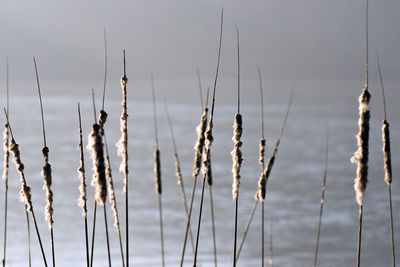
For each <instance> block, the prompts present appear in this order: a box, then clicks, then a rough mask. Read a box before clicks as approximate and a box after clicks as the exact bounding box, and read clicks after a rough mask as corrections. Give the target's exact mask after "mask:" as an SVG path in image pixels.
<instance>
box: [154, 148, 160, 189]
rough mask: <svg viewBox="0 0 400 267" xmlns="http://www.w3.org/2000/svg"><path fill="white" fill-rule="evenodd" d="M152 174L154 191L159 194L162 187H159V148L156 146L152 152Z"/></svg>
mask: <svg viewBox="0 0 400 267" xmlns="http://www.w3.org/2000/svg"><path fill="white" fill-rule="evenodd" d="M154 160H155V161H154V174H155V176H156V179H155V180H156V181H155V182H156V183H155V184H156V192H157V194H159V195H161V193H162V187H161V164H160V149H158V147H157V148H156V151H155V152H154Z"/></svg>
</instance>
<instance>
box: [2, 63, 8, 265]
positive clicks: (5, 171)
mask: <svg viewBox="0 0 400 267" xmlns="http://www.w3.org/2000/svg"><path fill="white" fill-rule="evenodd" d="M6 80H7V87H6V89H7V95H6V97H7V114H8V112H9V102H10V101H9V86H8V85H9V84H8V60H7V63H6ZM3 151H4V161H3V179H4V188H5V191H4V234H3V241H4V242H3V260H2V262H3V267H5V266H6V253H7V215H8V169H9V167H10V151H9V132H8V124H7V123H6V124H5V125H4V132H3Z"/></svg>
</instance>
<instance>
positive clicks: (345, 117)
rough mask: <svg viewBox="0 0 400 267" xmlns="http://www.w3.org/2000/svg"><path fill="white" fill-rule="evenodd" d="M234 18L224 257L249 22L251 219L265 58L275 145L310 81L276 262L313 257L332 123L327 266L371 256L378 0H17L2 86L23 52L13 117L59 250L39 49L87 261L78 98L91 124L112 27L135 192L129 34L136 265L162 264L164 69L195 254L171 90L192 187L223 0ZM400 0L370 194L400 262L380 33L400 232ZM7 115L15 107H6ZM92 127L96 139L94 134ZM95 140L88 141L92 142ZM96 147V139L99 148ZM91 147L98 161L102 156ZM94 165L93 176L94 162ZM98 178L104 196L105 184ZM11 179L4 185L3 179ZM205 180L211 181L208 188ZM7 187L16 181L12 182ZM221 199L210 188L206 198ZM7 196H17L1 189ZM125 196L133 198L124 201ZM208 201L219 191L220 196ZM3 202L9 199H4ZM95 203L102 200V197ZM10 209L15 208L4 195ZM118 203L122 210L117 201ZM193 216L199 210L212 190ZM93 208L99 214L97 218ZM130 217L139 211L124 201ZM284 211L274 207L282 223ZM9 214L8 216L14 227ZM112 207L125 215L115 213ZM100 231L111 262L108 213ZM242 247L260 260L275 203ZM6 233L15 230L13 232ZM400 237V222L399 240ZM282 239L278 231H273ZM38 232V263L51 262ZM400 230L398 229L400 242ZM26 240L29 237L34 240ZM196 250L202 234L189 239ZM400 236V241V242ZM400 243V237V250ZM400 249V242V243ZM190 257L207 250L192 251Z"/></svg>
mask: <svg viewBox="0 0 400 267" xmlns="http://www.w3.org/2000/svg"><path fill="white" fill-rule="evenodd" d="M222 7H224V12H225V13H224V14H225V21H224V32H223V34H224V35H223V47H222V57H221V69H220V80H219V83H218V88H217V90H218V91H217V100H216V102H217V106H216V110H215V131H214V137H215V142H214V144H213V149H214V150H213V160H214V162H215V163H213V172H214V177H215V179H214V181H215V185H214V193H215V199H216V207H215V209H216V214H217V231H218V235H217V243H218V249H219V250H218V251H219V263H220V266H231V259H232V256H231V254H232V245H231V244H232V230H233V229H232V228H233V225H232V216H233V205H232V201H231V183H232V178H231V156H230V154H229V153H230V151H231V150H232V146H233V143H232V141H231V140H230V139H231V136H232V121H233V116H234V114H235V112H236V106H235V105H236V80H235V79H236V75H237V74H236V36H235V28H234V23H237V25H238V27H239V31H240V41H241V43H240V45H241V71H242V73H241V74H242V77H241V78H242V84H241V85H242V95H241V97H242V104H243V106H242V109H241V112H242V114H243V118H244V133H243V143H244V145H243V154H244V157H245V162H244V165H243V168H242V177H243V178H242V183H241V188H240V190H241V191H240V192H241V193H240V194H241V198H240V199H241V200H240V214H241V216H240V218H239V224H240V229H239V233H241V232H242V230H243V227H244V225H245V223H246V220H247V216H248V213H249V209H250V208H251V205H252V201H253V196H254V190H255V187H256V184H257V180H258V174H259V166H258V163H257V160H258V140H259V138H260V108H259V94H258V77H257V71H256V64H259V65H260V66H261V69H262V73H263V82H264V97H265V102H264V103H265V112H266V116H265V118H266V127H265V132H266V140H267V145H268V147H267V155H269V153H270V152H271V151H272V146H273V144H274V142H275V138H276V136H277V135H278V133H279V129H280V126H281V122H282V118H283V115H284V112H285V109H286V103H287V99H288V96H289V91H290V89H291V88H292V86H293V84H295V87H296V91H295V96H294V102H293V109H292V113H291V115H290V117H289V121H288V128H287V131H286V132H285V135H284V136H283V139H282V142H281V148H280V151H279V155H278V158H277V161H276V163H275V167H274V170H273V172H272V174H271V179H270V181H269V184H268V186H269V187H268V190H269V193H268V201H267V202H266V203H267V205H266V206H267V207H266V210H267V214H268V215H267V216H271V217H272V220H273V222H274V226H273V227H274V230H273V233H274V245H275V247H274V253H275V254H274V255H275V257H274V262H275V265H276V266H309V265H311V263H312V258H313V251H314V237H315V231H316V226H317V216H318V209H319V197H320V187H321V178H322V172H323V158H322V156H321V155H322V153H323V151H324V149H325V144H324V142H325V134H326V130H327V128H328V127H330V129H331V142H330V145H331V146H330V148H331V154H330V162H329V171H328V186H327V195H326V197H327V199H326V209H325V211H324V212H325V213H324V216H325V217H324V219H323V223H324V224H323V228H322V234H321V247H320V257H319V259H320V261H319V262H320V266H346V267H347V266H352V265H354V262H355V253H356V247H355V245H356V234H357V220H358V206H357V204H356V201H355V199H354V190H353V188H352V183H353V179H354V177H355V169H356V166H355V165H354V164H351V163H350V161H349V159H350V157H351V155H352V154H353V152H354V151H355V150H356V139H355V138H354V136H355V134H356V133H357V131H358V126H357V120H358V102H357V98H358V96H359V94H360V92H361V88H362V87H363V85H364V70H365V29H364V27H365V18H364V15H365V1H348V0H339V1H319V0H303V1H295V0H290V1H289V0H286V1H285V0H283V1H282V0H281V1H278V0H276V1H228V0H227V1H205V0H204V1H151V0H149V1H92V0H88V1H75V0H72V1H62V2H61V1H59V2H55V1H24V2H22V1H8V0H6V1H4V0H3V1H1V2H0V95H1V100H0V103H1V105H5V103H6V102H5V87H6V82H5V78H6V77H5V76H6V74H5V73H6V71H5V70H6V67H5V63H6V58H8V60H9V64H10V118H11V124H12V126H13V131H14V134H15V137H16V140H17V142H19V143H20V145H21V153H22V157H23V161H24V163H25V166H26V169H25V170H26V174H27V177H28V178H27V179H28V183H30V184H31V185H32V191H33V200H34V203H35V205H36V208H35V209H36V210H37V217H39V220H40V226H39V227H40V228H41V233H42V235H43V239H44V240H45V249H46V253H47V255H48V257H49V256H50V253H49V252H50V250H49V249H50V247H49V242H48V231H47V225H46V224H45V223H44V220H43V216H42V211H43V207H44V204H45V203H44V194H42V178H41V177H40V170H41V167H42V165H43V160H42V158H41V153H40V151H41V148H42V142H41V140H42V139H41V138H42V132H41V124H40V122H41V121H40V108H39V103H38V99H37V89H36V81H35V74H34V68H33V62H32V56H35V57H36V59H37V63H38V68H39V75H40V79H41V85H42V95H43V105H44V111H45V116H46V129H47V135H48V144H49V147H50V161H51V163H52V166H53V178H54V185H53V188H54V193H55V201H54V205H55V214H54V220H55V239H56V255H57V263H58V264H59V265H60V266H69V265H71V264H75V265H76V266H78V265H79V266H82V265H83V264H84V250H83V249H84V246H83V236H82V234H83V228H82V224H83V220H82V217H81V216H80V214H81V211H80V209H79V208H78V207H77V205H76V200H77V198H78V194H79V192H78V190H77V186H78V183H79V181H78V178H77V175H76V168H77V167H78V152H77V150H76V146H77V142H78V136H77V115H76V104H77V102H78V101H80V102H81V105H82V111H83V112H82V114H83V124H84V135H87V134H88V133H89V130H90V125H91V123H92V121H93V116H92V113H91V112H92V106H91V104H92V102H91V99H90V88H94V89H95V92H96V96H97V97H96V100H97V104H98V105H99V103H100V97H101V91H102V88H103V78H104V77H103V75H104V37H103V31H104V29H106V31H107V41H108V59H109V62H108V63H109V65H108V82H107V95H106V103H105V108H106V111H107V112H108V113H109V120H108V122H107V127H108V128H107V134H108V136H107V139H108V141H109V148H110V153H111V160H112V165H113V170H114V179H115V185H116V187H117V198H118V199H120V200H122V196H123V195H122V193H121V188H122V176H121V175H120V174H119V173H117V169H118V165H119V160H120V159H119V158H118V157H117V156H116V151H115V147H114V144H115V143H116V142H117V140H118V139H119V135H120V132H119V116H120V112H121V108H120V99H121V95H120V84H119V79H120V76H121V74H122V50H123V49H126V53H127V75H128V78H129V84H128V98H129V102H128V109H129V111H128V112H129V115H130V117H129V126H128V127H129V138H130V141H129V144H130V147H129V151H130V166H131V177H132V178H131V179H132V180H131V181H132V182H131V184H130V186H131V187H130V190H131V191H132V193H131V194H130V196H131V197H132V201H131V203H130V209H131V210H132V212H131V214H132V217H131V218H130V223H131V227H130V229H131V233H130V235H131V238H132V239H131V240H132V246H131V256H132V263H133V265H135V266H160V258H159V232H158V210H157V209H158V206H157V205H158V203H157V198H156V195H155V193H154V181H153V180H154V174H153V155H152V153H153V149H154V142H153V128H152V127H153V124H152V123H153V122H152V119H153V114H152V106H151V105H152V104H151V91H150V73H153V74H154V77H155V85H156V92H157V103H158V116H159V117H160V118H159V122H160V127H159V128H160V147H161V153H162V170H163V187H164V194H163V199H164V201H165V204H164V207H165V213H164V214H165V226H166V237H165V240H166V255H167V264H168V265H169V266H176V265H177V262H178V260H179V254H180V252H179V250H180V248H181V243H182V238H183V236H182V235H183V233H182V228H183V226H184V224H185V222H184V215H183V209H182V203H181V202H180V192H179V188H178V187H177V185H176V178H175V176H174V165H173V164H174V163H173V159H172V147H171V140H170V136H169V132H168V128H167V125H166V117H165V112H164V109H163V104H162V97H163V96H165V97H167V99H168V101H169V103H170V112H171V115H172V118H173V123H174V126H175V132H176V137H177V140H178V142H177V143H178V150H179V153H180V157H181V160H182V170H183V175H184V179H185V185H186V188H187V189H186V190H187V192H189V190H190V188H191V182H192V179H191V178H190V175H191V166H192V160H193V153H194V151H193V150H192V147H193V145H194V143H195V138H196V135H195V131H194V128H195V126H196V125H197V124H198V121H199V118H200V113H201V110H200V101H199V99H198V95H199V94H198V84H197V83H198V82H197V77H196V67H198V68H199V70H200V74H201V77H202V84H203V87H207V86H210V85H211V84H212V82H213V79H214V75H215V74H214V72H215V65H216V57H217V45H218V34H219V22H220V11H221V8H222ZM399 10H400V2H398V1H390V0H380V1H370V20H369V25H370V70H371V71H370V76H371V84H370V91H371V94H372V99H371V114H372V115H371V116H372V117H371V147H370V152H371V153H370V175H369V178H370V182H369V184H368V188H367V193H366V199H365V203H366V204H365V216H364V223H365V224H364V232H363V233H364V236H363V242H364V243H363V244H364V245H363V252H362V263H363V266H389V265H390V264H391V259H390V251H389V248H390V244H389V239H388V237H389V230H388V213H387V189H386V184H385V183H384V182H383V171H382V166H383V165H382V164H383V163H382V155H381V137H380V127H381V120H382V117H383V108H382V96H381V92H380V87H379V83H378V74H377V67H376V57H375V49H376V48H378V49H379V51H380V55H381V63H382V68H383V76H384V82H385V89H386V96H387V104H388V118H389V120H390V122H391V136H392V154H393V173H394V182H393V198H394V203H393V207H394V212H395V215H394V216H395V231H396V233H399V231H400V225H399V221H400V219H399V214H398V213H396V211H398V210H399V205H400V197H399V196H400V195H399V194H398V192H399V190H400V187H399V186H400V185H399V182H398V179H397V177H398V175H397V174H398V173H399V172H400V169H399V166H400V157H398V155H400V145H399V144H400V142H399V140H400V139H399V138H400V118H399V117H398V114H399V112H400V106H399V105H398V104H397V101H398V100H399V99H400V91H399V90H398V88H399V82H400V81H399V75H398V74H399V72H400V64H399V62H400V53H399V52H398V50H399V48H400V31H399V30H398V26H399V25H400V16H399V15H398V11H399ZM0 118H1V117H0ZM84 141H85V142H87V139H86V137H85V139H84ZM85 153H86V152H85ZM86 156H88V154H87V153H86ZM89 165H90V163H89V157H87V166H89ZM89 169H90V168H89V167H87V170H88V173H87V177H88V179H90V176H91V171H90V170H89ZM10 177H12V178H10V193H9V196H10V200H9V203H10V206H11V211H10V215H9V220H10V221H9V230H10V232H9V233H10V234H9V237H10V238H9V242H8V245H9V248H8V251H9V252H8V255H9V256H8V264H9V265H10V266H26V262H27V260H26V246H25V244H26V232H25V221H24V219H25V218H24V215H25V214H24V213H23V205H22V204H21V203H19V202H18V194H17V192H18V190H19V184H18V181H17V179H15V177H16V172H15V169H14V166H13V165H11V170H10ZM88 188H89V196H92V194H93V189H92V187H90V186H89V187H88ZM2 190H3V186H1V192H2ZM198 195H199V194H198V193H197V196H198ZM0 199H2V197H0ZM206 201H208V199H206ZM1 203H3V202H1ZM119 204H120V209H121V208H122V207H123V206H122V205H121V204H122V201H119ZM207 204H208V202H207ZM0 205H1V206H2V205H3V204H0ZM89 206H90V208H91V204H90V203H89ZM205 209H206V210H205V215H204V216H205V217H204V227H203V226H202V236H201V239H200V240H201V246H200V255H199V259H200V264H201V265H202V266H212V257H213V256H212V245H211V242H210V238H209V234H210V220H209V215H208V214H209V210H208V205H206V206H205ZM1 210H2V209H1ZM109 214H111V211H110V212H109ZM195 214H196V216H195V217H194V220H193V221H196V220H197V206H196V208H195ZM90 216H91V213H90V214H89V221H91V217H90ZM121 216H122V218H121V220H124V217H123V214H121ZM271 217H269V219H268V220H267V221H268V222H267V223H266V225H267V228H268V230H269V225H270V224H269V223H270V221H271ZM2 223H3V222H2V220H0V227H1V228H0V229H2V226H3V224H2ZM111 224H112V218H110V225H111ZM99 225H100V227H99V228H98V229H99V230H98V231H99V232H98V233H99V235H98V239H97V240H98V243H96V262H95V264H96V266H106V261H105V260H106V254H105V246H104V232H103V229H102V228H104V227H103V224H102V221H100V223H99ZM253 227H254V228H252V229H251V231H250V232H249V239H248V241H247V243H246V245H245V247H244V250H243V252H242V253H243V254H242V256H241V259H240V261H239V265H240V266H256V265H258V264H259V262H260V260H259V242H260V240H259V239H260V236H259V231H258V230H259V229H260V218H259V213H257V214H256V217H255V221H254V225H253ZM0 236H2V235H0ZM111 239H112V250H113V251H112V253H113V264H114V265H115V266H119V258H118V256H119V254H118V253H119V252H118V245H117V243H116V241H117V239H116V235H115V231H113V230H112V231H111ZM397 240H398V237H397V235H396V241H397ZM266 242H268V239H267V241H266ZM36 243H37V242H36V239H35V238H34V237H33V240H32V244H33V259H34V263H35V264H34V266H40V265H41V258H40V254H39V249H38V247H37V244H36ZM397 243H398V242H397ZM21 244H23V245H21ZM188 251H189V254H190V249H189V250H188ZM397 251H398V249H397ZM397 254H398V253H397ZM398 256H399V255H398ZM187 259H188V260H187V262H186V264H191V261H190V260H191V256H189V255H187Z"/></svg>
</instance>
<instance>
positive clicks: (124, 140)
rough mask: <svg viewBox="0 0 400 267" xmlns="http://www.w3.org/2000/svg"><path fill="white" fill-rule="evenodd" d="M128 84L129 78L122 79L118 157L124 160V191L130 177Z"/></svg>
mask: <svg viewBox="0 0 400 267" xmlns="http://www.w3.org/2000/svg"><path fill="white" fill-rule="evenodd" d="M127 83H128V78H127V77H126V76H122V77H121V88H122V102H121V105H122V114H121V119H120V123H121V127H120V128H121V138H120V139H119V141H118V143H117V148H118V156H120V157H121V158H122V160H121V165H120V167H119V171H120V172H122V173H123V174H124V189H123V191H124V192H126V190H127V184H128V181H127V177H128V172H129V171H128V111H127V107H126V104H127V99H126V97H127V96H126V85H127Z"/></svg>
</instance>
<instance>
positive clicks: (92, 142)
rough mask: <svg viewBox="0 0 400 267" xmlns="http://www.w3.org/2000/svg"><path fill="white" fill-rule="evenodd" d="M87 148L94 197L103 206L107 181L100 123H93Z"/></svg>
mask: <svg viewBox="0 0 400 267" xmlns="http://www.w3.org/2000/svg"><path fill="white" fill-rule="evenodd" d="M87 148H88V149H89V150H90V151H91V152H92V158H93V171H94V174H93V179H92V186H94V187H96V193H95V199H96V202H97V204H99V205H101V206H104V204H105V202H106V199H107V181H106V174H105V163H104V151H103V142H102V140H101V135H100V125H98V124H97V123H95V124H93V127H92V132H91V133H90V135H89V143H88V146H87Z"/></svg>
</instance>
